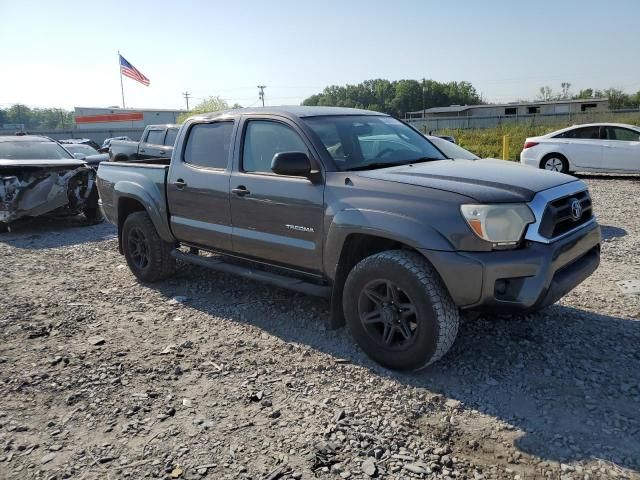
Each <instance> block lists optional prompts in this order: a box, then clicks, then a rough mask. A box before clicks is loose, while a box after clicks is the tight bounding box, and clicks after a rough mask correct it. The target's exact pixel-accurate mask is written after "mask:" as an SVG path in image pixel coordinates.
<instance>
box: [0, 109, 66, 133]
mask: <svg viewBox="0 0 640 480" xmlns="http://www.w3.org/2000/svg"><path fill="white" fill-rule="evenodd" d="M4 124H22V125H24V128H25V129H26V130H38V129H43V130H47V129H56V128H61V129H62V128H72V127H73V113H72V112H70V111H69V110H64V109H62V108H30V107H28V106H26V105H23V104H21V103H16V104H14V105H12V106H11V107H9V108H7V109H3V108H0V128H2V126H3V125H4Z"/></svg>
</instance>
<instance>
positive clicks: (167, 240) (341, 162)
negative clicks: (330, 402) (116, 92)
mask: <svg viewBox="0 0 640 480" xmlns="http://www.w3.org/2000/svg"><path fill="white" fill-rule="evenodd" d="M98 189H99V192H100V197H101V199H102V207H103V210H104V213H105V215H106V217H107V218H108V219H109V221H111V222H112V223H114V224H115V225H117V226H118V232H119V240H120V251H121V253H123V254H124V256H125V258H126V261H127V263H128V265H129V267H130V269H131V271H132V272H133V273H134V275H135V276H136V277H137V278H138V279H139V280H141V281H143V282H153V281H156V280H161V279H163V278H166V277H169V276H170V275H172V274H173V273H174V271H175V269H176V259H179V260H181V261H184V262H191V263H194V264H198V265H203V266H206V267H210V268H212V269H215V270H219V271H224V272H232V273H236V274H239V275H243V276H245V277H248V278H253V279H257V280H264V281H267V282H270V283H272V284H275V285H278V286H281V287H285V288H290V289H292V290H296V291H299V292H304V293H306V294H312V295H321V296H327V297H330V298H331V304H330V305H331V307H330V309H331V310H330V311H331V316H330V318H329V319H327V321H328V322H329V325H330V326H331V327H338V326H340V325H342V324H343V323H344V322H345V321H346V324H347V327H348V329H349V331H350V332H351V334H352V336H353V338H354V339H355V340H356V342H357V343H358V344H359V345H360V347H361V348H362V349H363V350H364V351H365V352H366V353H367V354H368V355H369V356H370V357H372V358H373V359H374V360H376V361H377V362H379V363H380V364H382V365H384V366H386V367H389V368H394V369H410V370H415V369H419V368H422V367H425V366H426V365H428V364H430V363H432V362H434V361H436V360H438V359H439V358H441V357H442V356H443V355H444V354H445V353H446V352H447V350H448V349H449V348H450V347H451V345H452V344H453V342H454V339H455V337H456V334H457V331H458V323H459V318H460V312H461V311H469V312H475V311H479V310H483V309H489V310H490V311H498V310H524V311H530V310H535V309H539V308H542V307H544V306H546V305H549V304H551V303H553V302H555V301H557V300H558V299H559V298H560V297H562V296H563V295H565V294H566V293H567V292H568V291H570V290H571V289H573V288H574V287H575V286H576V285H578V284H579V283H580V282H582V281H583V280H584V279H586V278H587V277H588V276H589V275H590V274H591V273H592V272H593V271H594V270H595V269H596V268H597V266H598V264H599V260H600V227H599V225H598V224H597V222H596V219H595V217H594V215H593V212H592V206H591V199H590V196H589V192H588V190H587V187H586V185H585V184H584V183H583V182H582V181H580V180H577V179H576V178H574V177H571V176H569V175H563V174H559V173H554V172H548V171H544V170H539V169H533V168H529V167H525V166H521V165H519V164H516V163H511V162H505V161H498V160H468V159H467V160H463V159H452V158H447V156H446V155H445V154H444V153H443V151H442V150H440V149H438V148H437V147H436V146H435V145H434V143H432V142H431V141H429V139H427V138H425V137H424V136H423V135H421V134H420V133H419V132H418V131H416V130H414V129H413V128H412V127H410V126H408V125H406V124H404V123H402V122H401V121H399V120H396V119H394V118H392V117H389V116H387V115H383V114H380V113H376V112H370V111H364V110H353V109H345V108H332V107H286V108H285V107H282V108H260V109H241V110H232V111H226V112H219V113H214V114H209V115H201V116H196V117H192V118H190V119H189V120H187V121H186V122H185V124H184V125H183V126H182V128H181V129H180V132H179V133H178V138H177V141H176V148H175V150H174V154H173V157H172V158H171V160H170V161H167V160H163V159H156V160H148V161H146V162H140V163H106V162H103V163H102V164H100V167H99V169H98ZM209 252H214V253H215V254H217V255H210V253H209Z"/></svg>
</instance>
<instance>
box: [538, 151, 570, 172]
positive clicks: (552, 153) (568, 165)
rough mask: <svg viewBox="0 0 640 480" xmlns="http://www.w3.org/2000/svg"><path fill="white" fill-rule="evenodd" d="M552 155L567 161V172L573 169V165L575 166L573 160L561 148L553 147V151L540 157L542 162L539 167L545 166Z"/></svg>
mask: <svg viewBox="0 0 640 480" xmlns="http://www.w3.org/2000/svg"><path fill="white" fill-rule="evenodd" d="M551 157H558V158H560V159H561V160H563V161H564V162H565V165H566V167H567V172H569V171H571V169H572V168H571V167H572V166H573V164H572V163H571V160H569V157H567V155H566V153H564V152H563V151H560V149H553V150H552V151H550V152H548V153H545V154H544V155H543V156H542V157H541V158H540V163H539V165H538V166H539V167H540V168H544V162H545V161H546V160H547V159H548V158H551Z"/></svg>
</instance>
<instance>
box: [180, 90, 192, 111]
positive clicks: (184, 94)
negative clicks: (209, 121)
mask: <svg viewBox="0 0 640 480" xmlns="http://www.w3.org/2000/svg"><path fill="white" fill-rule="evenodd" d="M182 96H183V97H184V99H185V101H186V102H187V112H188V111H189V97H190V96H191V94H190V93H189V92H182Z"/></svg>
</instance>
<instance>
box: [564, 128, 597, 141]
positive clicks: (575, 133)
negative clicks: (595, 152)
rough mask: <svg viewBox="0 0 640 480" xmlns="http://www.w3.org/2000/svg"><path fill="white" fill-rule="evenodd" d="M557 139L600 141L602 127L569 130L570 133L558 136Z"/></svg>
mask: <svg viewBox="0 0 640 480" xmlns="http://www.w3.org/2000/svg"><path fill="white" fill-rule="evenodd" d="M555 138H576V139H581V140H598V139H599V138H600V127H584V128H576V129H573V130H569V131H568V132H564V133H561V134H559V135H556V136H555Z"/></svg>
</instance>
